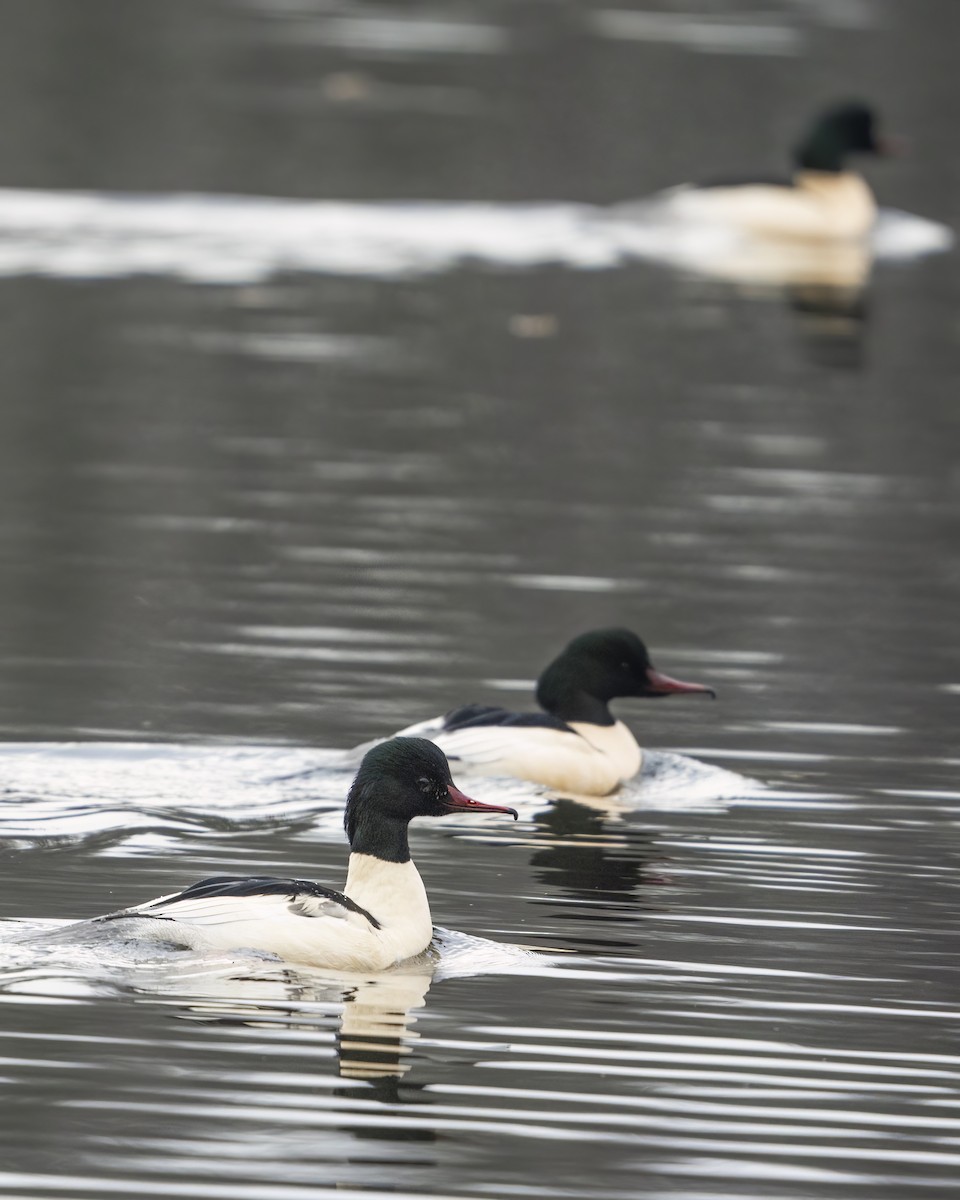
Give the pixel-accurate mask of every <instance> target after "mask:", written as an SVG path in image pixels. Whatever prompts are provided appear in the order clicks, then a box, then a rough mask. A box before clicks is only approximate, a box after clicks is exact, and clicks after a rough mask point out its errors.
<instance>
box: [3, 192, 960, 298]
mask: <svg viewBox="0 0 960 1200" xmlns="http://www.w3.org/2000/svg"><path fill="white" fill-rule="evenodd" d="M952 241H953V234H952V232H951V231H950V230H949V229H947V228H946V227H944V226H942V225H938V224H936V223H935V222H932V221H926V220H924V219H923V218H920V217H915V216H911V215H910V214H908V213H899V212H894V211H885V212H884V213H882V214H881V218H880V220H879V222H878V225H877V229H876V233H875V237H874V242H873V247H872V252H873V256H874V257H876V258H881V259H897V260H902V259H910V258H917V257H920V256H923V255H926V254H932V253H936V252H939V251H942V250H945V249H947V248H949V246H950V245H951V244H952ZM734 251H735V247H731V243H730V235H729V233H727V232H725V231H719V230H716V229H710V228H707V229H704V228H697V227H688V226H683V225H680V224H677V223H671V222H664V220H663V218H662V212H659V211H658V210H657V208H656V206H651V205H650V204H643V203H641V204H630V205H620V206H617V207H614V208H610V209H604V208H596V207H592V206H589V205H582V204H563V203H553V204H550V203H544V204H493V203H475V202H469V203H449V204H443V203H431V202H416V203H414V202H410V203H341V202H329V201H317V202H311V201H298V200H284V199H272V198H268V197H252V196H251V197H245V196H217V195H189V194H177V195H142V196H140V195H122V194H110V193H96V192H69V191H61V192H52V191H29V190H21V189H11V188H7V189H0V275H6V276H11V275H23V274H39V275H51V276H57V277H65V278H78V279H82V278H117V277H125V276H131V275H168V276H174V277H178V278H182V279H187V280H190V281H193V282H197V283H207V284H248V283H256V282H259V281H262V280H264V279H268V278H270V277H271V276H274V275H277V274H279V273H282V272H288V271H290V272H318V273H324V274H334V275H366V276H371V277H378V278H399V277H405V276H416V275H424V274H430V273H435V272H439V271H445V270H450V269H452V268H454V267H456V266H458V265H460V264H463V263H466V262H471V261H475V262H480V263H485V264H488V265H492V266H496V267H500V268H505V269H517V268H530V267H536V266H540V265H543V264H547V263H559V264H562V265H565V266H568V267H571V268H574V269H581V270H588V269H598V268H609V267H614V266H616V265H618V264H620V263H623V262H626V261H629V260H631V259H638V258H639V259H649V260H655V261H660V262H665V263H669V264H672V265H677V266H682V267H685V268H688V269H690V270H695V271H703V272H705V273H706V274H717V273H719V274H723V272H722V271H721V272H717V271H715V270H714V269H713V268H712V266H711V264H715V263H717V262H723V261H725V260H726V259H728V258H729V257H730V255H731V253H734ZM736 253H737V254H738V255H740V256H741V257H742V254H743V248H742V247H741V248H740V250H738V251H736ZM775 281H776V280H775Z"/></svg>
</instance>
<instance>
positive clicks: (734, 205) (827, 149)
mask: <svg viewBox="0 0 960 1200" xmlns="http://www.w3.org/2000/svg"><path fill="white" fill-rule="evenodd" d="M876 126H877V119H876V116H875V114H874V112H873V110H872V109H871V108H869V107H868V106H867V105H866V104H862V103H859V102H852V103H847V104H838V105H836V106H834V107H832V108H829V109H827V111H826V112H824V113H822V114H821V115H820V116H819V117H817V119H816V120H815V121H814V122H813V124H812V125H811V126H810V128H809V129H808V131H807V133H806V135H805V136H804V137H803V139H802V140H801V141H800V143H799V145H798V146H797V148H796V150H795V151H794V172H793V175H792V177H790V178H780V179H756V180H750V179H743V180H736V181H725V182H718V183H715V184H695V185H687V186H683V187H680V188H675V189H674V190H673V191H671V192H668V193H666V194H665V197H664V199H666V200H667V201H668V202H669V206H670V211H671V213H672V214H673V215H675V216H679V217H682V218H689V219H693V220H696V221H699V222H703V223H709V224H713V225H724V226H727V227H732V228H736V229H739V230H740V231H741V232H744V233H748V234H752V235H756V236H760V237H777V238H797V239H809V240H814V241H815V240H819V239H840V240H843V239H848V240H855V239H862V238H865V237H866V236H867V234H868V233H869V232H870V230H871V228H872V226H873V224H874V221H875V220H876V215H877V205H876V201H875V200H874V198H873V193H872V192H871V190H870V188H869V187H868V185H867V183H866V181H865V180H864V179H862V178H861V176H860V175H858V174H856V172H854V171H852V170H850V169H849V167H848V160H849V159H850V157H851V156H852V155H854V154H886V153H888V152H889V149H888V146H887V145H886V144H885V143H884V142H883V141H881V139H880V138H879V137H878V135H877V129H876Z"/></svg>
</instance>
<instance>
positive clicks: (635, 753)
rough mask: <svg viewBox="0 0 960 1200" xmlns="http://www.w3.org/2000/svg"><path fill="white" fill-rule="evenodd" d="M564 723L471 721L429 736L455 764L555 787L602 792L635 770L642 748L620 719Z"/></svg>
mask: <svg viewBox="0 0 960 1200" xmlns="http://www.w3.org/2000/svg"><path fill="white" fill-rule="evenodd" d="M424 724H426V722H424ZM570 729H571V731H572V732H569V733H568V732H566V731H564V730H562V729H549V728H543V727H540V726H536V725H476V726H471V727H469V728H467V729H455V730H452V731H451V732H449V733H437V734H434V735H433V737H432V740H433V741H435V742H436V744H437V745H438V746H439V747H440V749H441V750H442V751H443V752H444V754H446V755H447V757H448V758H450V759H451V761H452V762H453V763H454V764H455V766H456V767H458V768H462V769H464V770H467V771H475V772H478V773H480V774H483V775H510V776H513V777H514V778H517V779H529V780H531V781H532V782H534V783H542V784H544V785H545V786H546V787H548V788H552V789H553V790H554V791H559V792H576V793H580V794H583V795H592V796H604V795H606V794H607V792H612V791H613V790H614V789H615V788H618V787H619V786H620V784H621V783H623V782H625V781H626V780H627V779H630V778H631V776H633V775H635V774H636V773H637V771H639V770H640V763H641V760H642V752H641V750H640V747H639V746H638V745H637V741H636V738H634V736H633V734H632V733H631V732H630V730H629V729H628V728H627V727H626V725H624V724H623V722H622V721H617V722H616V723H615V724H613V725H593V724H591V723H590V722H587V721H583V722H571V724H570Z"/></svg>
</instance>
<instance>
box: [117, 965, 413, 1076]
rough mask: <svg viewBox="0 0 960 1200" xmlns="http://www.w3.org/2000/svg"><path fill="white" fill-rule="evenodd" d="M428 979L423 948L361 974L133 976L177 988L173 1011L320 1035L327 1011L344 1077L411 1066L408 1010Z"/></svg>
mask: <svg viewBox="0 0 960 1200" xmlns="http://www.w3.org/2000/svg"><path fill="white" fill-rule="evenodd" d="M432 980H433V963H432V961H431V960H430V958H429V956H428V955H421V956H419V958H418V959H415V960H411V961H410V962H408V963H404V964H402V965H401V966H400V967H397V968H395V969H394V970H392V971H383V972H380V973H378V974H371V975H360V974H353V973H348V972H316V971H312V970H310V969H308V968H303V969H302V970H297V969H295V968H292V967H283V968H278V969H277V970H276V971H272V970H269V969H268V970H266V971H264V972H263V973H260V972H257V971H251V972H247V971H243V972H233V973H231V972H227V971H225V972H223V973H212V972H211V973H206V974H198V975H194V976H192V977H191V978H190V980H189V982H188V981H187V980H185V979H183V978H181V979H180V981H179V982H177V981H176V980H175V979H173V978H172V977H171V976H170V974H169V973H168V975H167V978H166V979H165V980H164V979H161V978H159V977H158V979H157V980H156V981H155V985H154V986H151V985H150V984H147V985H144V983H143V981H142V979H140V980H138V986H137V990H138V991H139V992H140V993H141V994H148V995H150V997H151V998H153V999H156V997H157V993H158V992H176V993H177V998H176V999H175V1000H173V1003H175V1004H176V1006H177V1010H178V1015H179V1016H181V1017H183V1018H185V1019H188V1020H192V1021H198V1022H203V1023H204V1024H213V1025H243V1026H245V1027H247V1028H250V1029H264V1030H283V1031H291V1032H294V1031H295V1032H298V1033H307V1034H312V1035H315V1036H316V1038H317V1040H318V1041H323V1042H326V1041H327V1040H328V1033H327V1031H328V1030H329V1027H330V1022H331V1019H339V1029H338V1032H337V1034H336V1046H337V1058H338V1063H339V1073H340V1075H341V1077H342V1078H344V1079H358V1080H376V1079H400V1078H402V1077H403V1076H404V1075H405V1074H406V1073H407V1072H408V1071H409V1070H410V1066H411V1061H410V1055H411V1052H412V1049H411V1044H410V1043H411V1042H413V1041H415V1040H416V1038H417V1036H418V1035H417V1033H416V1032H415V1031H414V1030H413V1029H412V1028H411V1027H412V1026H413V1025H414V1024H415V1023H416V1017H415V1016H414V1015H413V1014H414V1013H415V1012H416V1011H417V1010H418V1009H421V1008H423V1007H424V1006H425V1004H426V996H427V992H428V991H429V988H430V984H431V982H432Z"/></svg>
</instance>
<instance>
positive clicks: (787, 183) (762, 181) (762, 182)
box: [689, 175, 796, 191]
mask: <svg viewBox="0 0 960 1200" xmlns="http://www.w3.org/2000/svg"><path fill="white" fill-rule="evenodd" d="M689 186H690V187H692V188H694V189H696V190H698V191H713V190H714V189H717V188H720V189H722V188H740V187H771V188H792V187H796V183H795V181H794V180H793V179H792V178H791V177H790V176H789V175H726V176H723V177H722V178H719V179H706V180H703V181H701V182H697V183H694V184H691V185H689Z"/></svg>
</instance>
